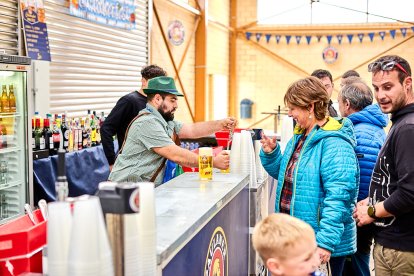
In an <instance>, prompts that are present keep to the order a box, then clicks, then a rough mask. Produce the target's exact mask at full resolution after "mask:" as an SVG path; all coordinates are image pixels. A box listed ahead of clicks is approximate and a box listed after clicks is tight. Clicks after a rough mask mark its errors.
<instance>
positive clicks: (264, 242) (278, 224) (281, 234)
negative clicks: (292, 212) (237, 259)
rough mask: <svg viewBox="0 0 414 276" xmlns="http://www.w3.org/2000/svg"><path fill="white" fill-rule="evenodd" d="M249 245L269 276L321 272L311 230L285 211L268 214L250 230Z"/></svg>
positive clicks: (303, 275)
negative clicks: (250, 240)
mask: <svg viewBox="0 0 414 276" xmlns="http://www.w3.org/2000/svg"><path fill="white" fill-rule="evenodd" d="M252 241H253V247H254V249H255V250H256V251H257V252H258V253H259V255H260V257H261V258H262V260H263V262H264V263H265V265H266V267H267V268H268V270H269V271H270V272H271V273H272V275H284V276H309V275H321V274H320V273H318V272H317V271H316V270H317V268H318V266H319V265H320V259H319V256H318V254H317V244H316V238H315V232H314V231H313V229H312V227H311V226H310V225H309V224H307V223H306V222H304V221H302V220H300V219H297V218H295V217H292V216H289V215H287V214H282V213H277V214H271V215H269V216H268V217H266V218H265V219H263V220H262V221H260V222H259V223H258V224H257V225H256V226H255V228H254V230H253V237H252Z"/></svg>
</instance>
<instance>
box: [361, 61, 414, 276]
mask: <svg viewBox="0 0 414 276" xmlns="http://www.w3.org/2000/svg"><path fill="white" fill-rule="evenodd" d="M368 71H370V72H372V85H373V87H374V89H375V97H376V99H377V102H378V104H379V105H380V108H381V110H382V111H383V112H384V113H391V114H392V117H391V121H392V127H391V129H390V132H389V134H388V137H387V139H386V141H385V143H384V145H383V147H382V149H381V151H380V153H379V155H378V159H377V162H376V164H375V167H374V171H373V174H372V178H371V183H370V187H369V196H368V198H366V199H365V200H362V201H360V202H358V204H357V208H356V209H355V211H354V218H355V220H356V222H357V223H358V226H361V225H366V224H370V223H373V224H374V226H375V233H374V235H375V236H374V238H375V247H374V261H375V275H377V276H382V275H387V276H388V275H394V274H395V275H414V219H413V218H414V147H413V146H412V144H411V143H412V142H413V140H414V95H413V89H412V77H411V68H410V65H409V64H408V62H407V61H406V60H405V59H403V58H401V57H399V56H384V57H381V58H379V59H377V60H376V61H375V62H373V63H371V64H369V65H368Z"/></svg>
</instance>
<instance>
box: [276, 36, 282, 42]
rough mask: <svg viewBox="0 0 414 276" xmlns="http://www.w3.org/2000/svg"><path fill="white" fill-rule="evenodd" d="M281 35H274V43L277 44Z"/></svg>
mask: <svg viewBox="0 0 414 276" xmlns="http://www.w3.org/2000/svg"><path fill="white" fill-rule="evenodd" d="M281 37H282V36H281V35H275V38H276V43H277V44H279V42H280V38H281Z"/></svg>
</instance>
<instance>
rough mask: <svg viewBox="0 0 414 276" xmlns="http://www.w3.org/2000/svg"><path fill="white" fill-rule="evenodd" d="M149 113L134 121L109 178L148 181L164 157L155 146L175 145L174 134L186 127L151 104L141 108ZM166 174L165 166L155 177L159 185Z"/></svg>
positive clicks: (124, 180)
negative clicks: (167, 120) (171, 119)
mask: <svg viewBox="0 0 414 276" xmlns="http://www.w3.org/2000/svg"><path fill="white" fill-rule="evenodd" d="M141 113H150V114H148V115H143V116H141V117H140V118H138V119H137V120H135V121H134V122H133V123H132V125H131V127H130V128H129V132H128V136H127V137H125V139H126V141H125V144H124V148H123V150H122V153H121V154H119V155H118V157H117V158H116V161H115V164H114V166H113V168H112V172H111V174H110V175H109V180H110V181H115V182H145V181H149V180H150V179H151V177H152V176H153V175H154V173H155V171H156V170H157V169H158V167H159V166H160V165H161V163H162V162H163V160H164V157H162V156H161V155H158V154H156V153H155V152H154V151H153V150H152V149H153V148H157V147H166V146H169V145H173V144H174V141H173V140H172V138H171V137H172V135H173V132H174V130H175V132H176V133H177V134H178V133H179V132H180V130H181V128H182V126H183V124H182V123H180V122H177V121H169V122H166V121H165V120H164V118H163V117H162V116H161V114H160V113H159V112H158V111H157V110H156V109H155V108H154V107H153V106H151V105H149V104H147V107H146V108H145V109H143V110H141V111H140V113H139V114H141ZM163 176H164V169H163V170H162V171H161V172H160V173H159V174H158V176H157V178H156V179H155V184H156V185H159V184H161V182H162V179H163Z"/></svg>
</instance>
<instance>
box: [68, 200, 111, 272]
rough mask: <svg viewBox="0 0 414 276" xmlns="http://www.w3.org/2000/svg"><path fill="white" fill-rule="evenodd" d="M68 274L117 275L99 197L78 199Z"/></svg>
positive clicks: (75, 203) (75, 205) (74, 212)
mask: <svg viewBox="0 0 414 276" xmlns="http://www.w3.org/2000/svg"><path fill="white" fill-rule="evenodd" d="M68 275H70V276H83V275H100V276H112V275H114V271H113V261H112V254H111V248H110V244H109V240H108V235H107V232H106V227H105V222H104V218H103V214H102V209H101V205H100V202H99V198H98V197H94V196H92V197H89V198H86V199H82V200H78V201H75V202H74V207H73V223H72V233H71V245H70V249H69V266H68Z"/></svg>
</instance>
